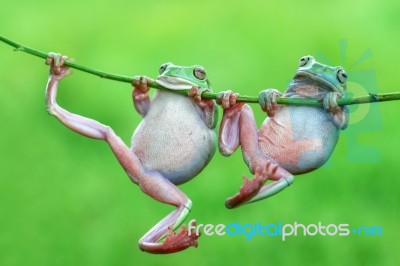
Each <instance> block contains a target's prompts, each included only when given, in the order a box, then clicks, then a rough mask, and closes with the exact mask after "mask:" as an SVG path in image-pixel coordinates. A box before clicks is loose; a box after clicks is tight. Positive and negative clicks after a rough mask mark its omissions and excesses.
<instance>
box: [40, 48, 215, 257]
mask: <svg viewBox="0 0 400 266" xmlns="http://www.w3.org/2000/svg"><path fill="white" fill-rule="evenodd" d="M67 60H69V58H68V57H67V56H65V55H61V54H57V53H49V54H48V57H47V59H46V63H47V64H48V65H50V75H49V79H48V83H47V86H46V109H47V111H48V112H49V114H51V115H53V116H55V117H56V118H57V119H58V120H59V121H60V122H61V123H62V124H64V125H65V126H66V127H68V128H69V129H71V130H73V131H75V132H77V133H79V134H81V135H83V136H86V137H88V138H93V139H97V140H103V141H105V142H107V143H108V145H109V146H110V148H111V150H112V152H113V153H114V155H115V157H116V158H117V160H118V161H119V163H120V164H121V166H122V168H123V169H124V170H125V172H126V173H127V175H128V177H129V178H130V180H131V181H132V182H133V183H135V184H137V185H138V186H139V187H140V189H141V190H142V191H143V192H144V193H145V194H147V195H148V196H150V197H152V198H153V199H155V200H157V201H159V202H161V203H164V204H169V205H172V206H174V208H175V209H174V210H173V211H172V212H171V213H169V214H168V215H167V216H165V217H164V218H163V219H162V220H161V221H160V222H159V223H157V224H156V225H155V226H154V227H153V228H151V229H150V230H149V231H148V232H147V233H146V234H145V235H144V236H143V237H142V238H141V239H140V240H139V242H138V245H139V248H140V249H141V250H142V251H145V252H148V253H155V254H166V253H173V252H179V251H181V250H184V249H186V248H188V247H191V246H193V247H197V245H198V242H197V239H198V237H199V235H198V234H196V233H195V232H192V231H190V232H189V231H188V230H187V229H186V227H185V225H184V224H183V223H184V220H185V218H186V217H187V216H188V215H189V212H190V211H191V208H192V201H191V200H190V199H189V198H188V197H187V196H186V195H185V194H184V192H182V191H181V190H180V189H179V188H178V185H180V184H183V183H185V182H187V181H189V180H191V179H192V178H194V177H195V176H197V175H198V174H199V173H200V172H201V171H202V170H203V169H204V168H205V166H206V165H207V164H208V163H209V161H210V160H211V158H212V157H213V155H214V153H215V151H216V149H217V135H216V132H215V127H216V124H217V120H218V112H217V111H218V109H217V105H216V103H215V100H212V99H203V98H202V97H201V94H202V93H203V92H205V91H211V89H210V86H209V81H208V78H207V75H206V71H205V69H204V68H203V67H202V66H199V65H195V66H178V65H174V64H172V63H165V64H162V65H161V67H160V69H159V75H158V77H157V78H156V79H155V80H153V79H151V78H148V77H146V76H135V77H134V78H133V81H132V85H133V91H132V98H133V105H134V107H135V109H136V111H137V112H138V113H139V114H140V115H141V116H142V120H141V122H140V124H139V125H138V126H137V128H136V129H135V131H134V133H133V136H132V139H131V146H130V147H128V146H127V145H126V144H125V143H124V142H123V141H122V140H121V138H120V137H119V136H118V135H117V134H116V133H115V132H114V130H113V129H112V128H111V127H110V126H107V125H104V124H102V123H100V122H98V121H96V120H94V119H91V118H87V117H84V116H81V115H78V114H74V113H71V112H69V111H67V110H66V109H64V108H63V107H61V106H59V105H58V103H57V90H58V85H59V82H60V81H61V80H62V79H63V78H65V77H66V76H68V75H70V71H69V67H68V66H66V65H65V62H66V61H67ZM151 82H155V83H157V84H158V85H161V86H163V87H164V88H165V90H157V91H156V92H155V94H154V96H153V97H152V99H151V100H150V96H149V91H150V89H149V84H150V83H151ZM175 90H177V91H179V90H188V93H187V95H186V96H185V95H180V94H177V93H176V92H174V91H175ZM191 222H192V221H191ZM193 223H194V224H195V220H194V221H193ZM190 225H192V223H191V224H190Z"/></svg>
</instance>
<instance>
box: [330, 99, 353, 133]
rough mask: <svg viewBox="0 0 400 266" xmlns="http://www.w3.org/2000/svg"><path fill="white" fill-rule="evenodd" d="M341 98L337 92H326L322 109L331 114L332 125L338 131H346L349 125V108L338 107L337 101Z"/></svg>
mask: <svg viewBox="0 0 400 266" xmlns="http://www.w3.org/2000/svg"><path fill="white" fill-rule="evenodd" d="M338 98H341V94H340V93H338V92H328V93H327V94H326V95H325V97H324V98H323V107H324V109H325V110H326V111H328V112H330V113H331V114H332V119H333V123H334V124H335V125H336V126H337V127H338V128H339V129H342V130H344V129H346V128H347V126H348V124H349V117H350V116H349V113H350V111H349V108H348V107H347V106H339V105H338V104H337V99H338Z"/></svg>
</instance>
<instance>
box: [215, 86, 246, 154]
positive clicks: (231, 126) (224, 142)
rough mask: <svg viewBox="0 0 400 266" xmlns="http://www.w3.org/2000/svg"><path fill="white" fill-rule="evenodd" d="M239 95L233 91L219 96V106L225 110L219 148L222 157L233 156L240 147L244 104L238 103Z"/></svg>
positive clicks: (220, 130) (224, 92) (221, 93)
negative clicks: (240, 124)
mask: <svg viewBox="0 0 400 266" xmlns="http://www.w3.org/2000/svg"><path fill="white" fill-rule="evenodd" d="M238 97H239V94H238V93H233V92H232V91H231V90H228V91H223V92H220V93H218V95H217V99H216V100H217V104H219V105H221V107H222V109H223V110H224V114H223V116H222V121H221V126H220V129H219V140H218V148H219V151H220V152H221V154H222V155H224V156H230V155H232V154H233V153H234V152H235V151H236V150H237V148H238V147H239V145H240V140H239V118H240V112H241V110H242V106H243V104H244V103H236V100H237V98H238Z"/></svg>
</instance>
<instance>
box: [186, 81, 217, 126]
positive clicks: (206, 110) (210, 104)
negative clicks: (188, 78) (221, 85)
mask: <svg viewBox="0 0 400 266" xmlns="http://www.w3.org/2000/svg"><path fill="white" fill-rule="evenodd" d="M209 91H210V89H208V88H201V87H199V86H193V87H192V88H191V89H190V90H189V92H188V96H189V97H191V98H192V99H193V101H194V102H195V103H196V105H197V106H198V107H200V109H201V110H202V111H201V116H202V118H203V121H204V123H205V124H206V125H207V126H208V127H209V128H215V126H216V124H217V120H218V113H217V110H218V109H217V106H216V105H215V101H214V100H212V99H204V98H202V97H201V94H202V93H203V92H209Z"/></svg>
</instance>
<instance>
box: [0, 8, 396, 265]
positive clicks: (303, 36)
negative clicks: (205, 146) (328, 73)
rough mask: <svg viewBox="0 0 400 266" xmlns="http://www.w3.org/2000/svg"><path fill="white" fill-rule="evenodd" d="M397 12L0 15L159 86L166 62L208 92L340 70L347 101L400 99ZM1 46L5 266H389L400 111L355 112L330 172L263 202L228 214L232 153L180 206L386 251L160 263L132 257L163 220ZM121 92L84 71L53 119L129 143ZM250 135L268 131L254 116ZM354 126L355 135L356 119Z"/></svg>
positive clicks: (319, 245)
mask: <svg viewBox="0 0 400 266" xmlns="http://www.w3.org/2000/svg"><path fill="white" fill-rule="evenodd" d="M399 14H400V4H399V3H398V1H394V0H393V1H378V0H376V1H343V0H337V1H330V2H328V1H294V0H292V1H275V2H274V3H269V2H268V1H255V0H247V1H214V0H204V1H193V2H189V1H183V0H181V1H153V0H147V1H130V2H128V1H121V0H115V1H102V0H96V1H92V0H90V1H80V0H79V1H78V0H70V1H62V2H61V1H60V2H54V1H43V0H37V1H20V0H13V1H9V0H5V1H2V3H1V9H0V34H1V35H3V36H7V37H9V38H11V39H13V40H15V41H17V42H21V43H23V44H25V45H27V46H30V47H34V48H36V49H39V50H42V51H46V52H49V51H57V52H60V53H63V54H67V55H69V56H70V57H73V58H75V59H76V61H77V63H79V64H82V65H85V66H89V67H94V68H97V69H102V70H105V71H108V72H111V73H119V74H123V75H147V76H150V77H155V76H156V75H157V73H158V68H159V66H160V65H161V64H162V63H163V62H168V61H171V62H174V63H175V64H180V65H193V64H201V65H203V66H205V67H206V69H207V72H208V76H209V77H210V79H211V82H212V86H213V88H214V90H216V91H221V90H226V89H234V90H236V91H238V92H240V93H242V94H247V95H257V93H258V92H259V91H260V90H261V89H264V88H268V87H274V88H278V89H279V90H281V91H283V90H284V89H285V87H286V86H287V84H288V82H289V81H290V78H291V77H292V75H293V73H294V71H295V70H296V68H297V62H298V59H299V58H300V57H301V56H303V55H307V54H311V55H315V56H316V57H317V59H319V60H320V61H322V62H325V63H332V64H334V65H343V66H344V67H345V68H346V69H347V71H348V74H349V82H350V83H349V91H350V94H351V95H364V94H366V93H367V92H368V91H369V92H375V91H377V92H393V91H400V88H399V85H398V80H399V79H398V76H399V75H398V67H397V64H398V62H399V60H400V52H399V48H398V47H399V45H400V19H399ZM43 61H44V60H42V59H38V58H36V57H33V56H31V55H27V54H24V53H14V52H13V51H12V49H11V47H9V46H7V45H5V44H2V43H0V117H1V130H0V149H1V150H0V151H1V152H0V161H1V170H0V173H1V178H0V265H2V266H3V265H4V266H11V265H98V266H100V265H188V264H190V265H221V264H225V265H260V264H268V265H284V264H286V265H311V264H319V265H321V264H323V265H339V264H340V265H398V263H399V261H400V256H399V252H398V241H399V239H400V233H399V231H398V228H397V225H398V218H399V194H398V190H399V188H400V184H399V172H400V164H399V138H398V137H399V129H400V127H399V110H400V102H388V103H382V104H374V105H365V106H363V107H361V106H360V107H358V108H357V107H352V118H353V120H352V124H351V125H350V127H349V128H348V129H347V130H346V131H344V132H343V134H342V135H341V138H340V140H339V143H338V145H337V147H336V150H335V152H334V153H333V155H332V157H331V159H330V161H329V163H328V164H327V166H325V167H323V168H321V169H319V170H318V171H315V172H313V173H310V174H307V175H304V176H299V177H298V178H296V180H295V184H294V185H293V186H291V187H290V188H289V189H287V190H285V191H284V192H283V193H281V194H279V195H277V196H275V197H272V198H270V199H268V200H264V201H262V202H258V203H255V204H251V205H248V206H244V207H241V208H238V209H235V210H227V209H226V208H225V207H224V200H225V198H226V197H228V196H230V195H232V194H234V193H236V191H237V190H238V188H239V186H240V185H241V184H242V179H241V175H242V174H246V175H249V171H248V169H247V167H246V166H245V164H244V162H243V160H242V158H241V154H240V152H237V153H236V154H235V155H234V156H232V157H229V158H223V157H222V156H221V155H219V154H216V156H215V157H214V159H213V161H212V162H211V163H210V164H209V166H208V167H207V168H206V169H205V170H204V171H203V172H202V173H201V174H200V175H199V176H198V177H197V178H195V179H193V180H192V181H191V182H189V183H187V184H185V185H182V186H181V188H182V190H183V191H184V192H185V193H186V194H187V195H188V196H189V197H190V198H191V199H192V201H193V211H192V212H191V214H190V216H189V217H188V220H187V221H189V220H190V219H192V218H196V219H197V221H198V223H211V224H219V223H223V224H229V223H234V222H240V223H242V224H244V223H250V224H253V223H257V222H261V223H262V224H265V225H266V224H268V223H277V222H283V223H293V222H295V221H297V222H299V223H304V224H310V223H318V221H321V222H322V223H323V224H331V223H332V224H340V223H348V224H350V226H351V227H358V226H362V225H365V226H373V225H375V226H381V227H382V228H383V233H384V235H383V236H380V237H379V236H375V237H372V236H365V235H364V236H355V235H353V234H352V235H350V236H348V237H339V236H334V237H323V236H315V237H310V236H308V237H304V236H299V237H291V238H288V240H287V241H282V240H281V239H280V238H279V237H262V236H257V237H254V238H253V239H252V240H250V241H247V240H246V239H245V237H244V236H242V237H239V236H237V237H229V236H225V237H217V236H210V237H207V236H204V235H203V236H202V237H201V238H200V239H199V247H198V248H197V249H195V248H190V249H188V250H186V251H184V252H181V253H178V254H172V255H166V256H158V255H150V254H146V253H143V252H141V251H140V250H139V249H138V247H137V241H138V240H139V238H140V237H141V236H142V235H143V234H144V233H146V232H147V230H149V229H150V228H151V227H152V226H153V225H154V224H155V223H157V222H158V221H159V220H160V219H161V218H162V217H164V216H165V215H166V214H167V213H169V212H170V211H171V210H172V207H171V206H167V205H162V204H160V203H158V202H156V201H155V200H153V199H151V198H150V197H148V196H146V195H145V194H143V193H142V192H141V191H140V189H139V188H138V187H137V186H135V185H133V184H131V183H130V181H129V179H128V178H127V176H126V175H125V173H124V171H123V170H122V168H121V167H120V166H119V164H118V162H117V161H116V159H115V158H114V156H113V154H112V153H111V151H110V150H109V147H108V146H107V145H106V144H105V143H103V142H98V141H94V140H91V139H87V138H83V137H82V136H80V135H78V134H75V133H73V132H72V131H70V130H67V129H66V128H65V127H64V126H63V125H61V124H60V123H59V122H58V121H56V119H55V118H53V117H51V116H49V115H48V114H47V113H46V111H45V105H44V89H45V84H46V81H47V75H48V67H47V66H45V65H44V63H43ZM130 94H131V87H130V86H129V85H128V84H125V83H120V82H114V81H109V80H103V79H100V78H98V77H95V76H92V75H88V74H85V73H82V72H79V71H74V74H73V75H72V76H71V77H69V78H67V79H65V80H64V81H63V82H62V84H61V86H60V92H59V103H60V105H61V106H63V107H65V108H66V109H68V110H70V111H73V112H76V113H78V114H82V115H85V116H88V117H91V118H95V119H96V120H99V121H101V122H103V123H105V124H108V125H110V126H112V127H113V128H114V130H115V131H116V132H117V133H118V134H119V135H120V136H121V137H122V138H123V139H124V140H125V141H126V143H129V142H130V137H131V134H132V132H133V130H134V128H135V127H136V126H137V125H138V123H139V122H140V117H139V115H138V114H137V113H135V111H134V110H133V108H132V102H131V96H130ZM253 107H254V110H255V113H256V115H257V120H258V123H259V124H260V123H261V121H262V120H263V119H264V117H265V115H264V114H263V113H262V112H261V111H260V109H259V107H258V106H257V105H254V106H253ZM352 118H351V119H352Z"/></svg>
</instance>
